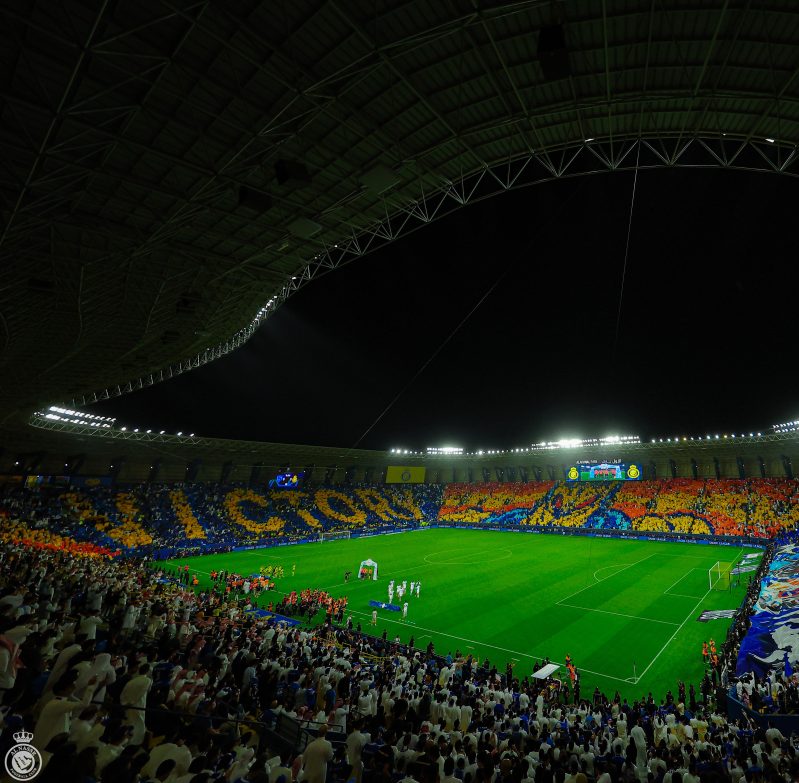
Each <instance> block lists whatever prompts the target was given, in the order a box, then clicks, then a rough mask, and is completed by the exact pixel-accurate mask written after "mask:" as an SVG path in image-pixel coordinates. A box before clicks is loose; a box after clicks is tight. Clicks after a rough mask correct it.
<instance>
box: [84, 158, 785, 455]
mask: <svg viewBox="0 0 799 783" xmlns="http://www.w3.org/2000/svg"><path fill="white" fill-rule="evenodd" d="M632 176H633V175H632V174H631V173H619V174H603V175H597V176H592V177H583V178H578V179H574V180H568V181H559V182H553V183H549V184H545V185H540V186H537V187H535V188H529V189H526V190H522V191H517V192H515V193H509V194H505V195H504V196H502V197H497V198H494V199H490V200H488V201H486V202H484V203H481V204H477V205H474V206H471V207H468V208H466V209H462V210H460V211H459V212H458V213H457V214H455V215H452V216H450V217H448V218H446V219H443V220H441V221H439V222H438V223H434V224H432V225H430V226H428V227H426V228H425V229H423V230H420V231H417V232H416V233H415V234H412V235H410V236H408V237H406V238H404V239H401V240H399V241H397V242H395V243H394V244H393V245H391V246H389V247H387V248H384V249H383V250H381V251H379V252H377V253H374V254H372V255H369V256H366V257H365V258H363V259H361V260H359V261H357V262H355V263H353V264H351V265H350V266H348V267H346V268H344V269H341V270H339V271H337V272H334V273H332V274H329V275H327V276H326V277H324V278H321V279H320V280H318V281H316V282H314V283H312V284H311V285H309V286H307V287H306V288H305V289H303V290H302V291H300V292H299V293H298V294H296V295H295V296H294V297H293V298H291V299H290V300H288V302H286V303H285V304H284V305H283V307H282V308H281V309H280V310H279V311H278V312H277V314H276V315H274V316H273V317H272V318H271V319H269V320H268V321H267V322H266V323H265V324H264V325H263V326H261V328H260V329H259V331H258V332H257V334H256V335H255V336H254V337H253V338H252V339H251V340H250V342H249V343H247V345H245V346H244V347H243V348H241V349H239V350H238V351H237V352H235V353H233V354H231V355H229V356H228V357H226V358H224V359H221V360H219V361H217V362H215V363H213V364H211V365H208V366H206V367H204V368H201V369H199V370H194V371H192V372H190V373H188V374H186V375H183V376H181V377H180V378H178V379H176V380H174V381H170V382H168V383H163V384H160V385H158V386H155V387H153V388H151V389H148V390H145V391H142V392H137V393H136V394H132V395H127V396H126V397H122V398H118V399H115V400H111V401H109V402H106V403H104V404H102V405H96V406H93V408H92V410H94V411H95V412H98V413H105V414H107V415H108V414H111V415H115V416H117V417H118V418H119V420H120V422H121V423H126V424H128V425H129V426H131V427H133V426H138V427H141V428H152V429H156V430H160V429H166V430H167V431H168V432H176V431H178V430H182V431H183V432H195V433H197V434H198V435H205V436H213V437H230V438H247V439H255V440H264V441H275V442H292V443H309V444H318V445H335V446H353V445H355V444H356V443H357V444H358V445H360V446H361V447H365V448H377V449H384V448H392V447H395V446H396V447H404V448H409V449H424V448H425V447H427V446H438V445H452V444H454V445H458V446H462V447H464V448H466V449H472V448H486V449H490V448H513V447H517V446H524V445H529V444H530V443H532V442H536V441H540V440H550V439H557V438H561V437H589V436H602V435H608V434H637V435H640V436H641V437H643V438H649V437H655V436H664V437H665V436H674V435H679V436H683V435H697V434H705V433H708V432H709V433H715V432H743V431H747V432H748V431H749V430H752V429H762V428H765V427H767V426H768V425H770V424H774V423H777V422H781V421H785V420H788V419H795V418H797V417H799V394H797V381H799V377H798V376H799V371H797V364H798V363H799V362H798V358H797V354H798V353H799V352H798V351H797V322H798V321H799V307H797V290H798V289H797V282H799V273H797V259H799V255H798V254H797V250H798V249H799V248H798V247H797V245H799V240H798V239H797V232H796V228H795V227H796V223H797V216H796V205H797V202H798V201H799V199H797V196H798V195H799V182H796V181H795V180H793V179H790V178H788V177H777V176H774V175H770V176H769V175H756V174H747V173H741V172H725V171H706V170H705V171H690V170H684V169H674V170H661V171H642V172H640V173H639V177H638V184H637V192H636V199H635V210H634V215H633V223H632V235H631V243H630V253H629V260H628V266H627V274H626V282H625V288H624V300H623V305H622V317H621V329H620V337H619V341H618V346H617V349H616V351H615V357H614V334H615V331H616V316H617V310H618V302H619V289H620V284H621V277H622V267H623V261H624V249H625V241H626V234H627V221H628V210H629V204H630V194H631V190H632ZM492 286H494V287H493V290H491V293H490V294H489V295H488V296H487V297H486V298H485V300H484V301H483V303H482V304H481V305H480V306H479V307H478V308H477V309H476V310H475V311H474V312H473V313H472V315H471V316H470V317H469V318H468V320H467V321H466V322H465V323H464V324H463V326H462V327H461V328H460V329H459V330H458V331H457V333H456V334H455V335H454V336H452V338H451V340H450V341H449V342H448V343H447V344H446V345H445V346H444V347H443V349H441V350H440V352H439V353H438V355H437V356H436V357H435V358H434V359H433V361H431V362H430V364H429V365H428V366H427V368H426V369H425V370H424V371H423V372H422V373H421V374H419V375H418V377H416V378H415V380H414V381H413V382H412V383H411V384H410V386H408V388H407V389H405V390H404V391H403V392H402V394H401V395H400V397H399V399H398V400H397V401H396V403H395V404H394V405H393V406H392V407H391V408H390V409H389V410H388V412H386V413H385V415H384V416H383V417H382V419H380V420H379V421H378V423H377V424H375V425H374V427H372V425H373V424H374V423H375V421H376V420H377V419H378V417H379V416H380V415H381V413H383V411H384V409H385V408H386V406H388V405H389V403H390V402H391V401H392V399H393V398H394V397H395V396H396V395H397V394H398V392H400V390H402V389H403V387H405V386H406V384H408V382H409V381H410V380H411V379H413V378H414V376H415V375H416V373H417V372H418V370H419V369H420V367H422V365H424V363H425V362H426V361H427V360H428V359H429V358H430V357H431V355H432V354H433V353H434V352H435V351H436V350H437V349H439V348H440V347H441V345H442V343H444V341H445V340H447V338H448V337H450V336H451V335H452V332H453V330H454V329H455V327H456V326H457V325H458V323H459V322H460V321H461V320H462V319H463V318H464V317H465V316H466V315H467V314H468V313H469V312H470V311H471V310H472V308H473V307H474V306H475V304H477V302H478V301H479V300H480V299H481V297H483V296H484V295H485V294H486V293H487V292H488V291H489V290H490V289H492ZM370 427H372V429H371V430H369V428H370ZM367 430H369V431H368V433H367V434H365V435H364V433H365V432H366V431H367Z"/></svg>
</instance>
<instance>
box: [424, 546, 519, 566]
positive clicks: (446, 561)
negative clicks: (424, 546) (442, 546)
mask: <svg viewBox="0 0 799 783" xmlns="http://www.w3.org/2000/svg"><path fill="white" fill-rule="evenodd" d="M464 551H465V552H466V553H467V554H465V555H463V556H461V557H457V556H456V557H452V555H453V554H454V553H455V552H464ZM489 554H493V555H494V556H493V557H487V556H485V555H482V554H477V553H474V552H472V551H471V550H470V549H467V550H464V549H447V550H445V551H443V552H431V553H430V554H428V555H425V556H424V558H423V559H424V561H425V562H426V563H431V564H433V565H480V564H481V563H496V562H498V561H500V560H507V559H508V558H509V557H513V552H512V551H511V550H510V549H498V550H497V551H496V553H489Z"/></svg>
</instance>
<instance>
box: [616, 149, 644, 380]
mask: <svg viewBox="0 0 799 783" xmlns="http://www.w3.org/2000/svg"><path fill="white" fill-rule="evenodd" d="M640 155H641V139H640V137H639V139H638V147H637V149H636V152H635V173H634V174H633V192H632V196H631V197H630V215H629V218H628V220H627V242H626V243H625V245H624V265H623V266H622V269H621V286H620V288H619V309H618V311H617V312H616V335H615V337H614V338H613V364H614V365H615V364H616V349H617V348H618V346H619V328H620V327H621V307H622V304H623V302H624V281H625V280H626V278H627V260H628V258H629V256H630V235H631V234H632V229H633V210H634V209H635V188H636V185H637V184H638V160H639V156H640Z"/></svg>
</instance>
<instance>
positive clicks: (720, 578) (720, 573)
mask: <svg viewBox="0 0 799 783" xmlns="http://www.w3.org/2000/svg"><path fill="white" fill-rule="evenodd" d="M731 570H732V563H723V562H722V561H721V560H717V561H716V562H715V563H714V564H713V565H712V566H711V567H710V568H709V569H708V572H707V578H708V590H729V589H730V571H731Z"/></svg>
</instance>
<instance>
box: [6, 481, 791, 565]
mask: <svg viewBox="0 0 799 783" xmlns="http://www.w3.org/2000/svg"><path fill="white" fill-rule="evenodd" d="M0 515H2V516H3V517H5V521H4V522H3V524H2V528H1V529H0V537H2V539H4V540H9V539H11V540H26V541H29V542H32V543H34V544H41V545H55V546H59V547H61V546H65V547H67V548H74V549H79V548H84V549H85V548H86V546H91V547H97V548H98V551H107V552H110V551H117V550H119V551H124V552H136V553H139V554H145V553H149V554H155V555H157V556H169V555H171V554H174V553H175V552H176V551H185V550H197V551H211V550H219V549H224V548H231V547H237V546H248V545H256V544H257V545H265V544H270V543H280V542H289V541H297V540H304V539H309V538H316V537H318V536H319V534H320V533H330V532H337V531H354V532H367V531H370V530H381V529H387V528H413V527H419V526H426V525H431V524H443V525H471V526H475V527H510V528H516V527H522V528H524V527H537V528H547V527H550V528H551V527H564V528H593V529H605V530H616V531H622V530H631V531H640V532H645V533H676V534H688V535H704V536H707V535H710V536H749V537H754V538H763V539H765V538H771V537H773V536H775V535H778V534H779V533H782V532H784V531H786V530H794V529H797V527H799V482H797V481H796V480H793V479H750V480H746V481H736V480H710V481H697V480H690V479H677V480H660V481H642V482H637V483H622V482H607V483H598V484H584V483H579V484H571V483H567V482H553V481H542V482H530V483H520V484H499V483H488V484H449V485H446V486H444V485H437V484H425V485H415V486H401V487H387V486H385V485H381V486H377V485H372V486H366V485H363V486H353V487H307V488H303V489H298V490H270V489H266V488H264V487H260V488H256V487H244V486H234V485H227V486H218V485H217V486H209V485H203V484H193V485H192V484H177V485H141V486H139V487H136V488H132V489H128V490H124V491H123V490H118V489H116V488H113V487H104V486H90V487H83V488H81V489H74V488H69V489H53V488H52V487H39V488H35V489H17V490H14V491H11V492H9V493H7V495H6V496H5V497H4V498H2V499H1V500H0Z"/></svg>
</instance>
